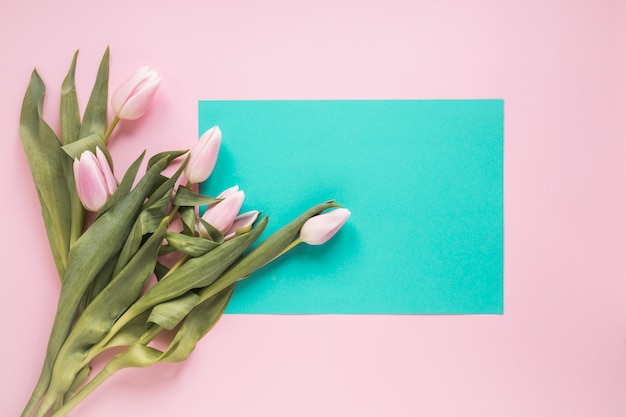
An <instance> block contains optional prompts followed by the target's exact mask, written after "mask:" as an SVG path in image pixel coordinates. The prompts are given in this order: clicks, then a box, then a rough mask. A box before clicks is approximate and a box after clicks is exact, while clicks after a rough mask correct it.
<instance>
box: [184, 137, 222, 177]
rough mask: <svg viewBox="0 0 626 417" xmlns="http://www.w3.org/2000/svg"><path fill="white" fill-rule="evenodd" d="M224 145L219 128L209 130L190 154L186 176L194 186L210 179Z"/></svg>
mask: <svg viewBox="0 0 626 417" xmlns="http://www.w3.org/2000/svg"><path fill="white" fill-rule="evenodd" d="M221 143H222V132H221V131H220V128H219V127H217V126H213V127H212V128H211V129H209V130H207V131H206V132H205V133H204V134H203V135H202V136H201V137H200V140H198V142H197V143H196V144H195V145H194V146H193V148H191V151H190V152H189V162H187V166H186V167H185V176H186V177H187V180H188V181H189V182H190V183H192V184H197V183H199V182H202V181H204V180H206V179H207V178H209V176H210V175H211V173H212V172H213V168H215V162H216V161H217V154H218V153H219V150H220V144H221Z"/></svg>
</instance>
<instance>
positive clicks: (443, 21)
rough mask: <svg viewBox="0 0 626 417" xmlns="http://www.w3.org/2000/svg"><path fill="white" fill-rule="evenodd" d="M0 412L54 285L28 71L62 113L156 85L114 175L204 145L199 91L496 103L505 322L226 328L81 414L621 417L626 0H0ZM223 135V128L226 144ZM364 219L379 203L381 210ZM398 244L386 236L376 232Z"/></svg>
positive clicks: (30, 363)
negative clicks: (101, 76) (134, 163)
mask: <svg viewBox="0 0 626 417" xmlns="http://www.w3.org/2000/svg"><path fill="white" fill-rule="evenodd" d="M0 11H1V12H0V58H1V61H0V62H1V66H2V70H1V71H0V92H1V94H2V96H1V99H0V103H1V106H2V107H1V110H2V111H1V112H0V133H1V134H0V137H1V138H2V140H1V142H0V146H1V152H0V158H1V163H0V169H1V171H0V172H1V174H2V178H4V180H5V184H4V187H3V189H4V190H5V191H4V192H3V197H2V201H3V204H2V205H0V210H1V215H0V219H2V231H3V238H2V241H1V242H2V243H1V244H2V273H1V274H2V277H1V279H0V320H1V322H0V328H1V329H2V343H1V344H0V387H1V390H0V411H1V412H0V414H2V415H3V416H16V415H18V414H19V412H20V411H21V408H22V406H23V404H24V402H25V401H26V399H27V398H28V395H29V393H30V390H31V388H32V386H33V385H34V383H35V381H36V378H37V374H38V371H39V367H40V364H41V361H42V358H43V354H44V349H45V343H46V340H47V336H48V331H49V328H50V325H51V322H52V317H53V313H54V310H55V304H56V300H57V295H58V292H59V283H58V281H57V279H56V278H55V276H54V267H53V264H52V261H51V257H50V255H49V251H48V247H47V241H46V239H45V238H44V234H43V226H42V221H41V218H40V214H39V208H38V204H37V199H36V195H35V192H34V188H33V186H32V183H31V179H30V173H29V171H28V168H27V165H26V160H25V157H24V155H23V152H22V148H21V145H20V143H19V139H18V133H17V131H18V118H19V110H20V105H21V100H22V96H23V93H24V91H25V88H26V85H27V83H28V77H29V74H30V71H31V70H32V68H33V67H35V66H37V68H38V69H39V70H40V72H41V74H42V76H43V78H44V80H45V81H46V82H47V84H48V88H49V95H48V99H49V101H48V103H47V105H46V108H45V114H46V116H47V117H48V118H52V119H53V118H54V117H55V115H56V113H57V112H58V111H57V109H56V107H57V105H56V103H57V100H58V97H59V86H60V84H61V81H62V79H63V77H64V74H65V72H66V70H67V68H68V65H69V61H70V59H71V55H72V53H73V51H74V50H75V49H77V48H80V49H81V54H80V60H79V69H78V71H79V72H78V76H77V83H78V88H79V90H80V97H79V99H80V101H81V104H82V105H83V106H84V104H85V103H86V97H87V92H88V90H89V89H90V88H91V83H92V82H93V78H94V76H95V71H96V68H97V65H98V61H99V59H100V56H101V54H102V52H103V50H104V48H105V47H106V45H110V46H111V48H112V49H111V51H112V60H111V85H112V86H115V85H116V84H118V83H119V82H120V81H121V80H122V79H124V78H125V77H126V76H127V74H129V73H130V72H131V71H133V70H134V69H135V68H136V67H138V66H141V65H150V66H152V67H154V68H156V69H158V70H159V72H160V73H161V74H162V75H163V77H164V82H163V85H162V88H161V89H160V90H159V92H158V95H157V97H156V99H155V101H154V104H153V106H152V108H151V110H150V112H149V114H148V115H146V117H144V118H143V119H142V120H140V121H137V122H134V123H126V124H124V125H123V126H122V128H121V129H120V131H119V133H118V135H117V136H116V137H115V139H114V140H113V145H112V152H113V155H114V158H115V159H116V161H117V166H118V169H120V170H121V169H122V168H125V167H126V166H127V165H128V163H129V162H130V160H131V159H132V158H134V157H135V155H137V154H138V152H139V151H140V150H141V149H143V148H144V147H147V148H148V152H149V153H154V152H157V151H161V150H165V149H170V148H177V147H178V148H180V147H186V146H189V144H191V143H193V141H195V139H196V138H197V107H196V106H197V104H196V103H197V100H199V99H431V98H433V99H441V98H453V99H455V98H503V99H504V100H505V236H506V237H505V271H504V275H505V313H504V315H502V316H463V317H462V316H236V315H235V316H227V317H225V318H224V319H223V320H222V321H221V322H220V323H219V325H218V326H217V327H216V328H215V330H214V331H213V332H212V333H211V334H210V335H209V336H208V337H207V338H206V339H204V340H203V341H202V342H201V343H200V345H199V346H198V348H197V350H196V351H195V352H194V354H193V355H192V357H191V358H190V359H189V360H188V361H187V362H186V363H184V364H182V365H159V366H155V367H153V368H151V369H145V370H128V371H125V372H122V373H120V374H118V375H117V376H116V377H114V379H112V380H110V381H109V382H108V383H107V384H106V385H105V386H103V387H102V388H101V389H100V391H99V392H97V393H96V394H95V395H93V396H92V397H91V398H90V399H89V400H87V401H86V402H85V403H84V405H83V406H81V407H80V408H78V409H77V410H76V412H75V415H77V416H78V415H84V416H94V417H103V416H112V415H117V416H154V417H156V416H173V415H176V416H200V415H202V416H204V415H206V416H209V415H211V416H233V417H234V416H268V417H269V416H272V417H277V416H285V417H287V416H417V415H422V416H481V417H482V416H532V417H542V416H568V417H577V416H580V417H583V416H584V417H588V416H603V417H613V416H622V417H623V416H626V280H625V279H624V271H625V270H626V256H625V252H624V251H625V248H626V245H625V244H626V221H625V218H626V189H625V184H626V182H625V175H626V168H625V162H626V159H625V156H626V154H625V152H626V149H625V140H624V139H625V138H626V101H625V100H626V52H625V51H626V47H625V42H624V40H625V39H626V25H625V24H624V23H625V22H626V3H625V2H623V1H619V0H615V1H611V0H602V1H598V0H594V1H591V0H587V1H583V0H574V1H565V0H558V1H549V2H547V1H539V0H526V1H489V0H473V1H466V0H451V1H442V2H434V1H425V0H418V1H399V0H392V1H389V0H387V1H381V0H379V1H372V0H366V1H363V0H360V1H356V0H350V1H337V0H332V1H331V0H321V1H317V2H294V1H286V0H283V1H265V2H251V1H249V2H245V1H228V2H227V1H222V2H216V1H205V2H200V1H196V2H194V1H190V0H180V1H176V2H161V3H159V2H153V1H146V0H139V1H127V0H124V1H122V0H111V1H106V2H80V1H77V0H60V1H55V2H52V1H33V0H23V1H20V2H10V3H9V2H4V3H3V5H2V6H1V7H0ZM227 140H228V138H225V141H227ZM372 210H389V209H388V208H387V207H385V206H384V204H382V205H380V206H375V207H372ZM388 238H389V239H393V236H389V237H388Z"/></svg>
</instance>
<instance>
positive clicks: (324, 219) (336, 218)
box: [300, 208, 351, 245]
mask: <svg viewBox="0 0 626 417" xmlns="http://www.w3.org/2000/svg"><path fill="white" fill-rule="evenodd" d="M350 214H351V213H350V211H349V210H348V209H345V208H339V209H336V210H332V211H328V212H326V213H322V214H319V215H317V216H314V217H311V218H310V219H309V220H307V221H306V222H305V223H304V224H303V225H302V228H301V229H300V240H301V241H303V242H304V243H308V244H309V245H321V244H322V243H325V242H326V241H327V240H328V239H330V238H331V237H333V236H334V235H335V233H337V232H338V231H339V229H341V226H343V224H344V223H345V222H346V221H347V220H348V218H349V217H350Z"/></svg>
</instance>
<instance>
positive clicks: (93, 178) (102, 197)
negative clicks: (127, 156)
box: [73, 148, 117, 211]
mask: <svg viewBox="0 0 626 417" xmlns="http://www.w3.org/2000/svg"><path fill="white" fill-rule="evenodd" d="M73 168H74V181H75V184H76V192H77V193H78V198H79V199H80V201H81V202H82V203H83V207H85V209H87V210H89V211H98V210H100V209H101V208H102V206H103V205H104V203H106V201H107V200H108V199H109V197H111V195H112V194H113V193H114V192H115V190H116V189H117V181H116V180H115V177H114V176H113V172H112V171H111V167H110V166H109V161H108V160H107V158H106V156H105V155H104V152H102V151H101V150H100V148H96V155H94V154H93V152H91V151H85V152H83V153H82V154H81V155H80V159H78V158H75V159H74V166H73Z"/></svg>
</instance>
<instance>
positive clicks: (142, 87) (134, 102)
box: [111, 67, 161, 120]
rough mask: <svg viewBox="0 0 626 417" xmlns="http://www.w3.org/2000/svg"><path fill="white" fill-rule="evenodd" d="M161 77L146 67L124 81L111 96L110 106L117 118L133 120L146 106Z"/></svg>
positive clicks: (140, 114) (144, 110) (141, 113)
mask: <svg viewBox="0 0 626 417" xmlns="http://www.w3.org/2000/svg"><path fill="white" fill-rule="evenodd" d="M159 84H161V77H159V75H158V74H157V73H156V71H154V70H151V69H150V68H148V67H142V68H139V69H138V70H137V71H136V72H135V73H134V74H133V75H131V77H130V78H128V79H127V80H126V81H124V82H123V83H122V84H121V85H120V86H119V87H118V88H117V90H115V92H114V93H113V96H112V97H111V107H112V108H113V112H114V113H115V116H117V118H118V119H121V120H135V119H138V118H140V117H141V116H142V115H143V114H144V113H145V112H146V109H147V108H148V105H149V104H150V102H151V101H152V97H154V93H156V90H157V88H159Z"/></svg>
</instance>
